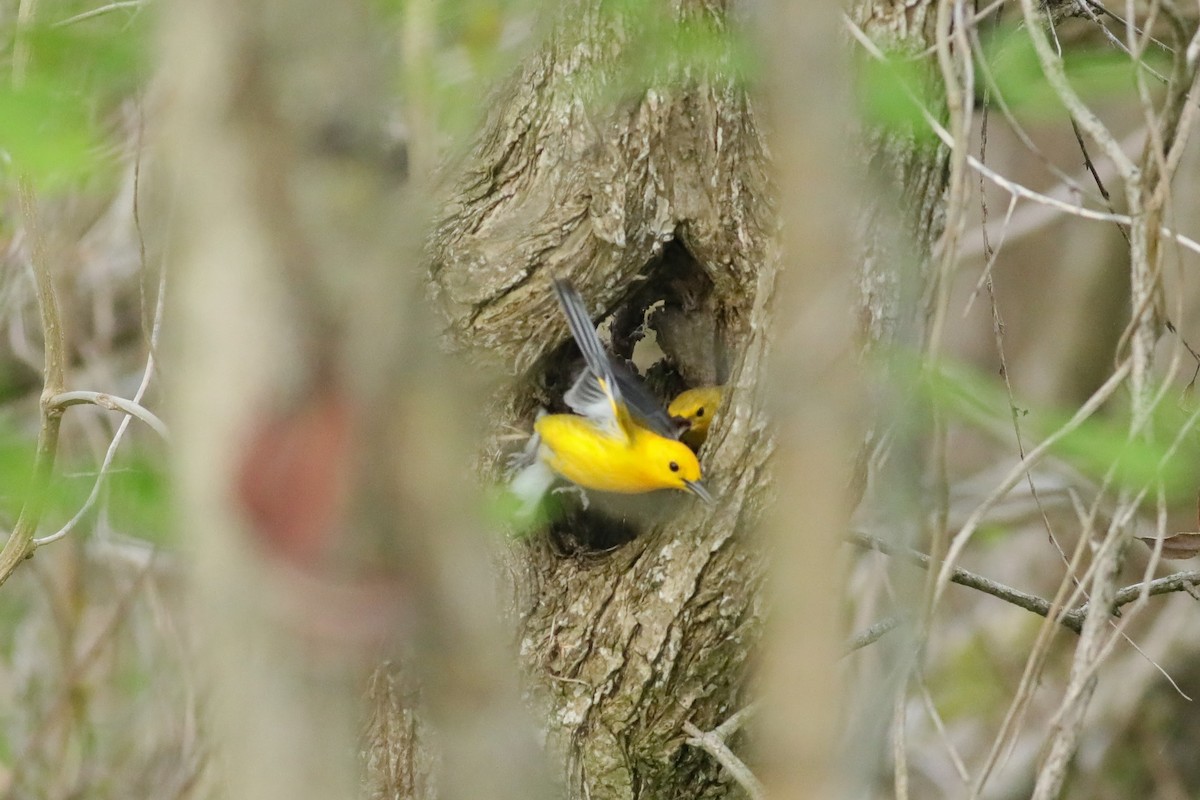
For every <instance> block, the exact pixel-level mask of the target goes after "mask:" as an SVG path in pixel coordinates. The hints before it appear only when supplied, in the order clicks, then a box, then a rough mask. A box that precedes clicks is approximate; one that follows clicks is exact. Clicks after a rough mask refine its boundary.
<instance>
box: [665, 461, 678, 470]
mask: <svg viewBox="0 0 1200 800" xmlns="http://www.w3.org/2000/svg"><path fill="white" fill-rule="evenodd" d="M667 466H668V467H670V468H671V472H679V464H677V463H675V462H674V461H672V462H671V463H670V464H667Z"/></svg>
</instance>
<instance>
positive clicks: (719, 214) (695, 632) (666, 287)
mask: <svg viewBox="0 0 1200 800" xmlns="http://www.w3.org/2000/svg"><path fill="white" fill-rule="evenodd" d="M728 5H729V4H726V3H721V2H711V1H708V2H706V1H705V0H686V1H684V2H678V3H670V4H668V3H663V4H661V6H660V13H661V14H662V15H664V16H663V19H662V20H658V21H654V20H653V19H650V16H648V14H647V13H646V12H645V11H644V10H640V11H637V12H636V13H631V12H630V11H629V9H633V8H636V7H637V4H632V5H631V6H629V8H628V9H626V10H621V9H620V7H619V6H618V7H616V8H614V6H613V4H608V3H603V2H600V0H578V1H577V2H573V3H569V4H565V6H564V7H563V9H562V10H561V11H560V12H559V14H558V16H557V18H556V20H555V22H554V24H553V27H552V29H551V31H550V33H549V36H548V37H547V39H546V44H545V45H544V46H543V47H542V49H541V50H540V51H539V52H537V53H536V54H535V55H533V56H532V57H531V58H530V59H529V60H528V61H527V62H526V63H525V64H524V66H523V68H522V69H521V70H520V71H519V73H518V74H517V75H516V76H515V77H514V79H513V80H512V81H511V83H510V84H509V85H508V87H507V88H506V89H505V90H503V91H502V93H501V96H500V97H499V98H498V99H497V100H496V101H495V102H493V103H492V104H491V108H492V109H493V111H492V113H491V115H490V117H489V118H488V119H487V121H486V123H485V125H484V127H483V130H482V132H481V134H480V137H479V140H478V145H477V146H476V148H475V149H474V151H473V152H472V153H471V155H470V156H469V157H468V158H467V160H466V163H465V164H464V165H462V167H461V173H460V177H459V178H458V180H457V182H456V184H455V186H454V189H453V193H452V200H451V202H450V203H449V204H448V205H447V206H446V208H445V211H444V213H443V215H442V217H441V220H440V223H439V225H438V227H437V230H436V232H435V234H434V236H433V239H432V248H431V250H432V279H433V284H434V288H435V296H436V298H437V300H438V301H439V303H440V305H441V307H442V309H443V311H444V313H445V315H446V318H447V320H448V335H449V338H450V339H451V341H452V343H453V344H454V345H455V346H456V347H458V348H459V349H461V350H465V351H471V352H473V353H474V354H475V355H476V356H477V357H480V358H483V359H486V360H489V361H490V362H491V363H496V362H499V363H500V364H501V365H502V366H503V368H505V369H506V370H507V371H508V372H510V373H511V374H512V375H514V376H516V377H517V380H516V381H514V382H513V383H512V385H511V389H510V390H509V391H507V392H506V393H504V394H503V395H502V396H501V397H500V398H499V399H498V400H497V401H496V403H495V407H494V417H495V420H496V423H497V424H496V426H495V427H496V429H497V430H500V429H503V428H504V427H505V425H506V424H510V423H511V424H518V425H521V424H523V425H525V426H528V424H529V421H530V419H531V417H532V412H533V409H534V408H535V407H536V406H537V405H539V404H547V403H551V402H553V400H554V399H555V395H556V393H558V392H561V390H562V388H564V386H565V377H564V375H565V374H566V372H567V369H566V364H567V362H569V361H570V359H571V353H572V351H571V350H570V348H569V347H568V346H566V345H564V342H565V341H566V338H567V337H566V331H565V325H564V323H563V321H562V318H561V315H560V314H559V313H558V311H557V309H556V307H555V304H554V299H553V295H552V293H551V292H550V291H549V283H550V279H551V277H553V276H569V277H570V278H571V279H572V280H573V281H574V282H575V283H576V285H577V286H578V287H579V288H580V289H581V290H582V293H583V295H584V296H585V297H586V298H587V299H588V300H589V302H591V303H592V304H593V308H592V310H593V312H594V314H595V316H596V318H598V319H600V318H604V317H607V316H609V315H610V314H611V315H612V317H613V331H614V343H615V344H616V345H617V347H618V349H621V344H622V343H624V341H625V338H624V334H625V333H626V327H627V324H628V320H629V319H633V320H635V321H638V322H640V320H641V318H642V313H643V312H644V311H645V310H646V309H647V308H649V307H651V306H654V304H656V303H657V302H658V301H663V306H662V307H661V310H658V311H655V312H653V313H652V314H651V316H650V317H649V325H650V326H651V327H653V328H654V329H655V330H656V333H657V334H658V341H659V344H660V345H661V346H662V348H663V350H664V352H665V353H666V362H667V363H668V364H670V365H671V367H674V369H675V371H676V372H677V373H678V375H679V376H682V378H684V379H685V380H686V381H687V382H688V383H691V384H696V383H700V382H707V381H712V380H713V379H718V380H722V381H724V382H726V383H727V384H728V386H729V387H730V391H729V392H728V397H727V401H726V405H725V407H724V409H723V413H722V414H721V417H720V418H719V420H718V421H717V423H716V424H715V425H714V428H713V430H712V432H711V434H710V440H709V443H708V444H707V446H706V448H705V450H704V452H703V463H704V469H705V472H706V475H708V476H710V477H709V481H710V483H711V484H712V489H713V491H714V494H715V495H716V496H717V497H718V498H719V502H718V505H717V507H716V508H715V509H714V510H712V511H709V510H707V509H704V508H702V507H700V506H699V504H694V503H693V504H689V503H688V502H686V501H680V502H672V503H671V512H672V513H671V514H670V515H669V516H667V517H666V518H665V519H664V518H662V517H659V518H658V519H656V520H654V521H651V522H649V523H644V522H636V521H635V522H633V523H629V522H628V521H627V520H626V521H624V522H622V523H618V524H617V525H616V527H618V528H620V530H619V531H617V532H616V533H614V532H613V531H612V530H611V529H612V528H613V527H614V524H613V521H612V520H611V519H608V518H605V517H603V516H602V515H600V514H597V513H591V512H589V513H582V514H580V513H576V514H574V515H572V516H571V518H570V521H569V522H568V523H566V524H564V525H559V526H557V527H556V528H555V529H553V530H551V531H550V532H549V533H547V534H537V535H535V536H533V537H532V538H531V539H530V540H529V541H527V542H526V543H524V544H521V545H517V546H516V547H515V548H514V551H513V552H512V554H511V558H510V569H511V572H512V574H513V576H514V584H515V597H516V601H515V609H516V614H517V618H518V623H519V635H520V649H521V654H522V657H523V662H524V666H525V669H526V671H527V673H528V675H529V679H530V683H531V685H532V693H531V694H532V696H533V697H534V702H535V705H536V706H538V707H539V710H541V711H542V712H543V714H544V720H545V722H546V725H547V727H548V729H549V734H550V737H549V739H550V741H551V743H552V744H553V746H554V748H555V749H556V750H557V752H558V753H559V754H560V755H561V757H562V758H563V763H564V764H566V765H567V771H568V773H569V774H568V784H569V791H570V795H571V796H573V797H589V796H590V797H605V798H622V797H628V798H632V797H654V798H669V797H689V798H690V797H724V796H728V795H729V794H730V792H731V785H730V781H729V778H728V776H726V775H723V774H722V772H721V770H720V769H719V768H718V767H717V766H716V765H715V763H714V762H713V761H712V759H711V758H710V757H709V756H708V755H706V754H704V753H702V752H699V751H697V750H695V749H692V748H690V747H685V746H683V741H684V739H685V738H686V737H685V735H684V734H683V732H682V730H681V726H682V724H683V723H684V722H687V721H690V722H692V723H694V724H695V725H697V726H698V727H700V728H701V729H708V728H712V727H714V726H715V725H717V724H718V723H720V722H721V721H722V720H724V719H725V718H727V717H728V716H730V715H731V714H732V713H734V712H735V711H737V710H738V709H739V708H740V707H741V706H742V705H743V704H745V703H746V702H747V701H748V699H749V697H748V691H747V683H746V679H747V670H746V664H747V661H748V659H749V658H750V656H751V653H752V650H753V648H754V646H755V643H756V639H757V635H758V630H759V626H760V622H761V618H762V615H761V613H760V612H761V608H760V585H761V578H762V570H763V562H762V559H761V548H759V547H758V546H757V545H756V544H755V542H754V540H753V535H752V532H753V529H754V527H755V525H756V523H757V521H758V519H759V517H760V514H761V511H762V509H763V507H764V505H766V504H767V503H769V502H770V501H771V500H772V488H771V487H772V483H771V479H770V475H769V472H768V466H767V465H768V461H769V459H770V457H771V454H772V451H773V449H774V446H775V442H774V437H773V434H772V432H771V430H770V428H769V427H768V424H767V420H766V419H765V418H764V415H763V413H762V411H761V408H762V404H761V387H760V386H759V378H760V375H761V374H762V365H763V359H764V354H765V350H766V346H767V331H768V329H769V327H770V322H771V320H770V313H769V307H770V303H769V301H770V298H771V296H772V292H773V287H774V284H775V281H776V275H777V272H778V270H779V268H780V263H779V261H778V259H777V258H776V256H775V255H774V253H775V252H776V249H775V248H773V247H772V246H771V241H772V236H773V235H774V231H775V227H776V224H777V221H776V218H775V209H774V207H773V202H772V189H771V186H770V181H769V179H768V165H767V157H766V153H765V148H764V144H763V131H762V128H761V125H760V119H759V116H758V114H757V113H756V110H755V102H754V100H752V98H751V96H750V95H749V93H748V91H747V89H746V87H745V85H743V84H742V83H740V82H739V81H738V80H737V79H736V78H735V77H733V76H731V75H729V74H723V73H722V72H721V71H719V70H715V71H714V70H711V69H710V70H705V69H700V68H695V67H694V66H693V65H689V64H687V63H685V61H684V60H683V59H682V57H680V59H679V60H677V61H676V62H675V63H671V64H668V65H665V66H664V67H662V68H661V69H658V70H657V71H653V72H651V74H649V75H645V74H643V75H640V76H639V80H641V81H644V83H643V84H641V85H632V84H631V83H630V73H629V72H628V71H626V70H627V68H628V67H627V65H628V64H629V63H630V62H631V61H636V58H637V56H638V55H639V54H641V53H644V52H646V50H647V49H652V48H654V46H655V44H656V42H655V41H654V37H655V36H658V35H661V34H662V33H663V32H664V31H668V32H669V31H671V30H678V29H679V28H680V27H686V26H704V27H705V28H706V29H709V30H724V29H726V27H727V26H729V25H732V24H734V22H733V21H732V20H731V19H730V9H729V8H728ZM926 5H927V4H926V3H916V4H914V3H911V2H908V3H902V2H875V1H870V2H863V3H860V4H859V6H858V8H857V10H856V14H855V16H856V19H858V20H859V21H860V22H861V23H862V24H864V26H865V27H867V28H868V29H869V30H870V31H871V32H872V33H879V32H881V31H883V32H885V33H886V34H887V36H888V38H890V39H894V40H897V41H900V42H902V43H904V44H907V45H909V46H924V45H926V44H927V43H928V42H927V41H926V40H925V37H926V34H927V29H928V27H929V26H927V25H926V24H925V15H924V10H925V7H926ZM648 20H649V21H648ZM664 23H665V24H664ZM664 49H669V48H664ZM614 87H615V89H614ZM871 147H872V149H873V151H874V152H875V153H876V154H877V155H878V158H877V159H875V160H874V162H873V163H874V164H875V165H876V166H877V167H878V168H879V169H878V170H877V173H878V174H877V177H878V178H879V179H880V180H882V181H883V182H884V183H887V184H888V187H887V194H886V195H885V197H886V198H887V199H885V200H882V201H881V202H880V203H879V205H878V206H873V207H872V208H871V209H869V210H868V211H867V213H866V217H867V219H868V221H867V223H865V228H866V229H867V231H868V232H869V234H870V236H869V244H868V245H867V247H866V256H865V258H864V259H863V268H862V280H861V286H862V307H861V314H862V318H863V319H864V320H865V321H866V323H865V325H864V328H865V332H866V334H867V336H868V338H872V339H880V338H889V337H892V336H894V335H895V331H896V330H897V329H898V328H902V329H905V330H907V331H909V332H911V330H912V326H913V325H919V322H917V317H919V314H918V313H917V312H916V311H914V309H913V306H912V304H908V305H907V306H904V305H903V303H902V298H901V297H900V294H901V292H900V285H901V281H900V280H899V279H898V278H897V277H896V264H897V260H896V259H895V258H894V256H895V254H896V253H897V251H898V250H899V245H898V244H897V241H898V240H897V237H896V236H889V235H884V234H881V233H879V231H880V230H883V229H884V228H885V226H883V225H882V223H881V222H880V220H882V219H883V218H885V217H890V216H891V215H892V214H893V212H892V208H893V204H894V203H896V202H897V201H898V200H899V199H900V198H904V199H905V200H907V201H909V202H908V203H907V204H906V205H905V206H904V207H905V208H907V209H910V212H909V216H908V218H907V219H906V220H904V221H902V222H901V223H899V224H891V223H889V224H888V225H887V226H886V230H888V231H895V230H897V229H898V228H899V229H903V230H904V232H905V233H906V235H904V236H903V237H902V238H903V239H907V240H910V241H911V240H914V239H915V241H916V242H917V243H918V245H917V247H916V254H917V258H916V261H917V262H920V260H921V259H920V255H927V254H928V250H929V247H930V244H931V242H932V241H933V240H934V239H935V238H936V236H937V231H938V225H939V217H938V213H937V208H938V203H939V201H940V197H941V189H942V186H943V183H944V175H943V171H942V169H941V167H940V161H939V158H938V155H937V153H936V152H933V151H930V150H927V149H920V148H918V147H917V146H916V145H915V144H914V143H913V142H912V141H909V140H904V139H903V138H889V137H883V136H880V137H879V138H878V139H876V140H875V141H873V142H872V143H871ZM914 231H915V234H914ZM912 252H913V251H911V250H910V251H907V253H906V258H905V261H907V262H908V263H912V261H911V260H910V259H912V255H911V253H912ZM697 342H701V343H703V345H702V346H697V345H696V343H697ZM713 343H715V344H713ZM623 354H624V355H628V353H623ZM664 373H666V374H664ZM670 373H671V370H670V369H667V370H662V371H658V372H656V373H655V374H654V377H655V378H656V379H658V380H660V383H661V385H663V386H670V385H671V384H672V380H677V376H674V375H672V374H670ZM498 450H499V448H498V447H493V448H491V450H490V453H491V456H492V458H493V463H495V456H496V454H497V453H498ZM564 539H566V540H569V543H570V547H571V548H572V549H573V552H571V553H567V554H564V553H563V540H564ZM581 542H582V544H581ZM597 542H600V544H598V543H597ZM614 543H616V545H617V546H615V547H609V545H613V544H614ZM736 744H739V743H738V742H735V745H736ZM735 749H738V748H736V747H735Z"/></svg>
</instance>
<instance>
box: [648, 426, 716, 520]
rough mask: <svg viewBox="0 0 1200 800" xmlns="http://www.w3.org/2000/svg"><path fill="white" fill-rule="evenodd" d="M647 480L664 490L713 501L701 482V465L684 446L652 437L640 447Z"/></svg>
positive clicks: (672, 440)
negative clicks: (685, 493) (682, 492)
mask: <svg viewBox="0 0 1200 800" xmlns="http://www.w3.org/2000/svg"><path fill="white" fill-rule="evenodd" d="M639 444H640V445H641V446H640V447H639V448H638V449H640V450H641V451H642V453H643V456H644V461H643V462H642V463H643V467H644V469H646V471H647V472H648V473H649V474H648V475H647V478H648V479H649V480H651V481H653V482H654V483H657V484H659V485H660V486H662V488H664V489H679V490H681V491H684V492H691V493H692V494H694V495H696V496H697V497H699V498H700V499H701V500H703V501H704V502H706V503H709V504H711V503H712V501H713V499H712V495H710V494H709V493H708V490H707V489H705V488H704V484H702V483H701V482H700V462H699V461H698V460H697V459H696V454H695V453H693V452H692V451H691V449H690V448H689V447H688V446H687V445H685V444H684V443H683V442H677V441H675V440H674V439H667V438H665V437H663V436H658V435H655V434H650V435H649V436H647V437H645V439H644V440H643V441H642V442H640V443H639Z"/></svg>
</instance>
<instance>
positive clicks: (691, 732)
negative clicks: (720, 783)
mask: <svg viewBox="0 0 1200 800" xmlns="http://www.w3.org/2000/svg"><path fill="white" fill-rule="evenodd" d="M683 732H684V733H686V734H687V735H688V737H690V738H688V739H686V740H685V741H686V742H687V744H689V745H691V746H692V747H698V748H700V749H701V750H703V751H704V752H706V753H708V754H709V755H710V756H712V757H713V758H714V759H716V761H717V763H718V764H720V765H721V766H722V767H724V768H725V771H726V772H728V773H729V775H730V777H732V778H733V779H734V780H735V781H737V783H738V785H739V786H741V787H742V788H743V789H744V790H745V791H746V794H747V795H749V796H750V798H751V800H765V798H766V796H767V793H766V789H764V788H763V785H762V783H761V782H760V781H759V780H758V778H756V777H755V776H754V773H753V772H751V771H750V768H749V767H747V766H746V764H745V762H743V761H742V760H741V759H740V758H738V757H737V756H736V755H734V753H733V751H732V750H730V749H729V746H728V745H726V744H725V740H724V739H722V738H721V737H720V736H718V735H717V734H716V732H715V731H707V732H705V731H702V730H700V729H699V728H697V727H696V726H695V725H693V724H692V723H691V722H684V723H683Z"/></svg>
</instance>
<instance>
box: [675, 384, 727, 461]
mask: <svg viewBox="0 0 1200 800" xmlns="http://www.w3.org/2000/svg"><path fill="white" fill-rule="evenodd" d="M724 390H725V387H724V386H700V387H697V388H695V389H688V390H687V391H684V392H680V393H679V395H678V396H677V397H676V398H675V399H674V400H672V401H671V405H669V406H667V413H668V414H669V415H671V417H673V418H675V419H677V420H680V421H681V422H684V423H686V424H687V428H685V429H684V431H683V434H682V435H681V436H680V437H679V438H680V439H682V440H683V442H684V444H686V445H688V446H689V447H691V448H692V449H693V450H695V449H698V448H699V447H700V445H702V444H704V440H705V439H707V438H708V426H709V425H710V424H711V423H712V419H713V416H714V415H715V414H716V413H717V409H718V408H720V406H721V397H722V395H723V394H724Z"/></svg>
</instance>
